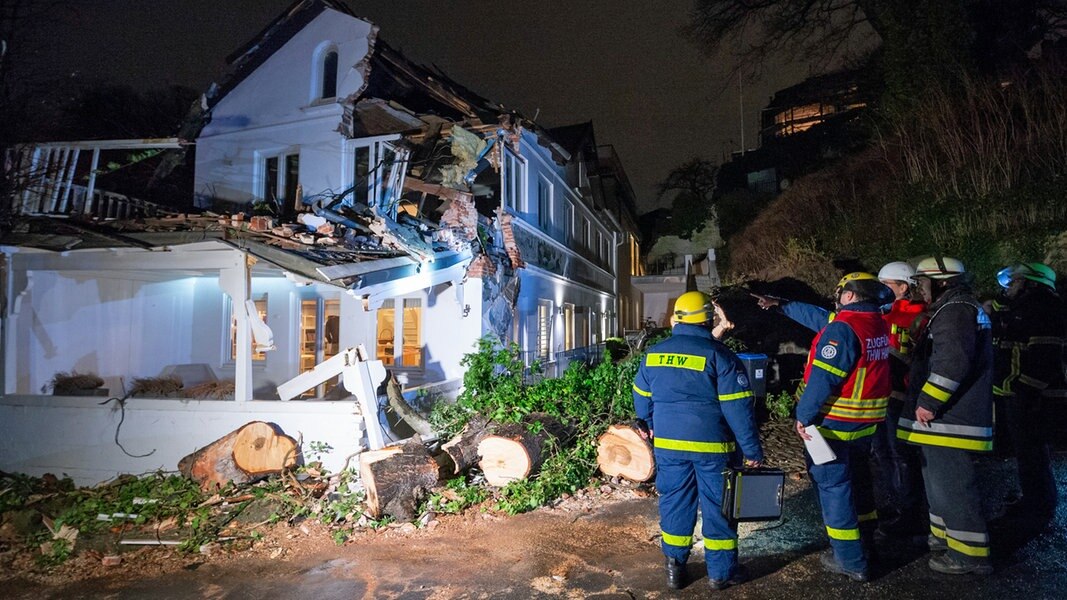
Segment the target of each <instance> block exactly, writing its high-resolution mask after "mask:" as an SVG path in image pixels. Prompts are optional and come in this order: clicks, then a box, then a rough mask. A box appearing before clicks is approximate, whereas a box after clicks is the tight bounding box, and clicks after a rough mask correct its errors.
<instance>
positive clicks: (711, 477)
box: [633, 291, 763, 590]
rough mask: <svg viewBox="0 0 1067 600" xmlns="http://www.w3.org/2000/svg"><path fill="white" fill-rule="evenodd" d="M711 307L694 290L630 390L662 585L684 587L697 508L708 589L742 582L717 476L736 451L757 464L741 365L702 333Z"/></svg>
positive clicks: (752, 416)
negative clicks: (659, 538)
mask: <svg viewBox="0 0 1067 600" xmlns="http://www.w3.org/2000/svg"><path fill="white" fill-rule="evenodd" d="M712 314H713V307H712V304H711V302H710V301H709V299H708V298H707V296H705V295H704V294H703V293H701V292H696V291H693V292H686V293H684V294H682V295H681V296H679V297H678V300H677V301H676V302H675V305H674V317H673V318H672V321H673V322H674V327H673V330H672V332H671V337H670V338H668V339H666V340H664V341H663V342H660V343H659V344H656V345H655V346H653V347H652V348H650V349H649V350H648V353H647V354H646V355H645V358H644V360H643V361H642V363H641V366H640V368H639V369H638V371H637V376H636V377H635V379H634V384H633V401H634V409H635V410H636V412H637V418H638V419H639V423H641V422H643V426H645V427H647V431H648V434H649V436H650V437H651V439H652V446H653V448H654V454H655V458H656V490H657V491H658V492H659V513H660V528H661V530H662V534H663V554H664V555H666V557H667V560H666V568H667V586H668V587H670V588H672V589H681V588H682V587H684V586H685V583H686V571H685V564H686V561H687V560H688V559H689V553H690V550H691V548H692V545H693V528H694V526H695V525H696V516H697V506H698V503H699V507H700V511H701V514H702V515H703V525H702V529H701V532H702V534H703V537H704V557H705V560H706V564H707V570H708V584H709V586H710V587H711V588H712V589H715V590H721V589H723V588H726V587H728V586H730V585H736V584H738V583H741V582H742V581H744V580H745V578H746V574H745V572H744V569H743V568H742V567H741V566H740V565H739V564H738V561H737V530H736V526H731V524H730V523H729V521H727V519H726V518H725V517H724V516H723V514H722V506H721V505H722V493H723V471H724V469H725V468H726V466H727V463H728V462H729V458H730V456H731V454H733V453H734V452H735V449H736V447H737V446H738V445H740V447H741V450H742V452H743V453H744V456H745V465H746V466H749V467H758V466H760V465H761V464H762V462H763V449H762V447H761V446H760V440H759V429H758V428H757V426H756V419H755V412H754V407H753V402H754V398H753V395H752V391H751V389H750V388H749V382H748V377H747V375H746V373H745V368H744V365H743V364H742V363H741V360H740V359H738V358H737V356H736V355H735V354H734V353H733V352H732V351H731V350H730V349H729V348H727V347H726V346H725V345H723V344H722V343H721V342H719V341H717V340H715V339H714V338H713V337H712V335H711V331H710V327H711V325H712V321H713V318H712Z"/></svg>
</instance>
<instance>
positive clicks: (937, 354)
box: [897, 257, 993, 575]
mask: <svg viewBox="0 0 1067 600" xmlns="http://www.w3.org/2000/svg"><path fill="white" fill-rule="evenodd" d="M915 281H916V283H917V284H918V286H919V289H920V290H921V293H922V295H923V297H924V299H925V300H926V301H927V302H928V303H929V308H928V309H927V314H926V316H925V322H924V323H923V325H922V327H921V328H920V331H919V333H918V335H917V336H916V345H915V350H914V353H913V355H912V360H911V371H910V374H909V381H908V396H907V404H906V406H905V408H904V412H903V414H902V415H901V417H900V420H899V422H898V423H897V437H899V438H901V439H903V440H905V441H907V442H909V443H912V444H917V445H919V447H920V448H921V449H922V457H923V467H922V469H923V480H924V482H925V485H926V498H927V501H928V502H929V505H930V532H931V535H930V550H931V551H932V552H934V556H932V557H931V558H930V560H929V563H928V564H929V566H930V568H931V569H933V570H934V571H937V572H940V573H946V574H949V575H963V574H968V573H973V574H978V575H987V574H989V573H991V572H992V571H993V568H992V565H991V563H990V560H989V531H988V527H987V525H986V521H985V518H984V517H983V516H982V501H981V497H980V492H979V490H978V482H977V477H976V474H975V465H974V459H973V457H972V455H971V453H972V452H990V451H991V450H992V449H993V343H992V331H991V323H990V320H989V317H988V316H987V315H986V313H985V312H984V311H983V310H982V308H981V306H980V305H979V304H978V301H977V300H975V298H974V295H973V294H972V293H971V289H970V285H969V274H968V273H966V272H965V269H964V267H963V263H962V262H960V261H959V260H957V259H954V258H949V257H930V258H926V259H923V260H922V261H921V262H920V263H919V265H918V267H917V268H916V273H915ZM942 551H944V552H942Z"/></svg>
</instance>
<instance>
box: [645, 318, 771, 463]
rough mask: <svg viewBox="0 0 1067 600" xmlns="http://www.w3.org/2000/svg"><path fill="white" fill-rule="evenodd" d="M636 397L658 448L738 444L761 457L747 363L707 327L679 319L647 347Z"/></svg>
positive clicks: (677, 451)
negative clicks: (668, 332)
mask: <svg viewBox="0 0 1067 600" xmlns="http://www.w3.org/2000/svg"><path fill="white" fill-rule="evenodd" d="M633 399H634V409H635V411H636V412H637V417H638V418H639V419H643V420H644V421H645V422H646V423H647V424H648V426H649V427H650V428H651V429H652V430H653V434H654V435H653V446H654V447H655V448H656V452H668V453H672V454H673V455H675V456H679V457H689V458H693V457H697V456H700V455H707V454H723V453H729V452H732V451H733V450H734V448H735V447H736V445H739V446H740V447H741V450H742V451H743V452H744V454H745V457H746V458H749V459H752V460H763V450H762V448H761V446H760V441H759V429H758V428H757V427H756V419H755V411H754V408H753V402H754V398H753V395H752V390H751V389H750V387H749V382H748V376H747V374H746V373H745V368H744V365H743V364H742V363H741V360H740V359H739V358H737V355H735V354H734V353H733V352H732V351H730V349H729V348H727V347H726V346H725V345H723V344H722V343H721V342H719V341H717V340H715V339H713V338H712V337H711V332H709V331H708V330H707V329H706V328H704V327H701V326H698V325H691V324H687V323H679V324H677V325H675V326H674V328H673V330H672V334H671V337H669V338H668V339H666V340H664V341H662V342H660V343H659V344H656V345H655V346H653V347H652V348H650V349H649V351H648V354H646V355H645V357H644V359H643V360H642V362H641V366H640V367H639V368H638V371H637V376H636V377H635V378H634V384H633ZM735 441H736V445H735Z"/></svg>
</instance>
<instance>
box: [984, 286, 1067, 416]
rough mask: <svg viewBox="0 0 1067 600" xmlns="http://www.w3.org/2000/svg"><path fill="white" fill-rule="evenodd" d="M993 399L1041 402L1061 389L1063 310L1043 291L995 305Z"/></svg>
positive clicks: (1035, 289) (1065, 329)
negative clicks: (1018, 395) (1041, 397)
mask: <svg viewBox="0 0 1067 600" xmlns="http://www.w3.org/2000/svg"><path fill="white" fill-rule="evenodd" d="M992 321H993V346H994V350H993V352H994V357H995V360H994V361H993V364H994V369H995V370H994V373H995V375H994V378H993V393H994V394H996V395H998V396H1013V395H1015V394H1016V392H1021V393H1023V394H1027V395H1030V396H1038V395H1040V394H1041V392H1043V391H1044V390H1045V389H1048V388H1050V387H1051V388H1052V389H1060V388H1062V387H1063V384H1064V381H1063V343H1064V335H1065V333H1067V323H1065V319H1064V306H1063V303H1062V302H1061V300H1060V297H1059V295H1058V294H1056V292H1054V291H1053V290H1051V289H1049V288H1048V287H1046V286H1044V285H1036V286H1034V287H1029V288H1024V289H1023V290H1022V292H1021V293H1020V294H1019V295H1018V296H1016V297H1015V298H1012V299H1008V300H1004V301H999V300H998V301H994V302H993V315H992Z"/></svg>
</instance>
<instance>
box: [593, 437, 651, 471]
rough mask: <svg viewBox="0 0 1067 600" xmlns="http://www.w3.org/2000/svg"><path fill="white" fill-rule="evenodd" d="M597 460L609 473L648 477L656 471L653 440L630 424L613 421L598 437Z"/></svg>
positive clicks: (598, 464) (601, 468)
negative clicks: (650, 441) (614, 423)
mask: <svg viewBox="0 0 1067 600" xmlns="http://www.w3.org/2000/svg"><path fill="white" fill-rule="evenodd" d="M596 463H597V466H599V467H600V471H601V472H602V473H604V474H605V475H608V476H610V477H616V476H618V477H625V478H627V479H629V480H631V481H638V482H640V481H648V480H649V479H652V476H653V475H654V474H655V473H656V459H655V457H654V455H653V453H652V444H649V443H648V440H646V439H644V438H642V437H641V435H640V434H639V433H638V432H637V430H636V429H634V428H633V427H630V426H629V425H612V426H611V427H608V430H607V431H606V432H605V433H604V434H603V435H601V436H600V438H599V439H598V440H597V450H596Z"/></svg>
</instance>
